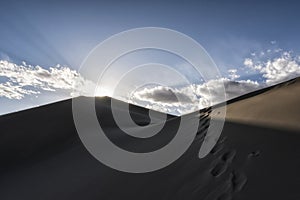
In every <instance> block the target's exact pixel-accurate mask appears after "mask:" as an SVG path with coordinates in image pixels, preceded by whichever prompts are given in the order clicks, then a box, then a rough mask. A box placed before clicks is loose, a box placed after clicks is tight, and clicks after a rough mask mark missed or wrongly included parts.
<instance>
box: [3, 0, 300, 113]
mask: <svg viewBox="0 0 300 200" xmlns="http://www.w3.org/2000/svg"><path fill="white" fill-rule="evenodd" d="M299 5H300V3H299V2H298V1H291V0H286V1H259V0H253V1H250V0H249V1H243V0H240V1H233V0H227V1H221V0H219V1H217V0H202V1H201V0H198V1H153V0H152V1H114V0H112V1H107V2H104V1H81V2H80V1H37V0H36V1H32V0H28V1H7V2H1V8H0V26H1V31H0V60H7V61H9V62H11V63H15V64H17V65H20V64H21V62H22V61H25V62H26V63H27V64H26V66H27V65H32V66H36V65H39V66H42V67H43V68H45V69H47V70H48V69H49V67H53V66H56V65H57V64H59V65H61V66H68V67H69V68H70V69H72V70H75V71H76V70H78V69H79V66H80V64H81V62H82V61H83V59H84V58H85V57H86V56H87V54H88V53H89V52H90V51H91V49H92V48H94V47H95V46H96V45H97V44H98V43H100V42H101V41H103V40H105V39H106V38H108V37H109V36H111V35H113V34H116V33H119V32H121V31H125V30H128V29H131V28H137V27H147V26H155V27H156V26H157V27H165V28H170V29H174V30H177V31H180V32H182V33H184V34H187V35H188V36H190V37H192V38H194V39H195V40H196V41H198V42H199V43H200V44H201V45H202V46H203V47H204V48H205V49H206V50H207V51H208V53H209V54H210V55H211V57H212V58H213V59H214V61H215V62H216V64H217V65H218V67H219V68H220V69H221V72H222V73H223V74H224V75H226V74H228V70H230V69H237V70H238V71H239V73H240V79H243V78H244V79H246V78H245V77H251V76H253V77H255V76H254V75H255V74H256V73H254V72H253V73H250V75H249V74H247V73H246V71H247V70H241V69H242V68H243V67H245V65H244V61H245V59H246V58H248V57H251V53H252V54H253V53H254V52H255V53H256V54H255V55H256V56H255V59H253V60H256V61H257V60H258V59H260V57H257V54H259V53H261V52H264V53H266V52H267V51H268V50H272V52H273V51H274V52H275V50H276V49H277V50H278V49H282V51H283V52H292V56H294V57H297V55H299V53H300V40H299V32H300V23H299V19H300V12H299ZM274 56H279V57H280V55H277V54H276V55H275V53H274V55H273V54H272V55H270V56H269V57H263V58H261V59H264V60H267V59H273V58H274ZM293 59H294V58H293ZM257 62H259V61H257ZM258 73H259V72H258ZM257 78H259V77H257ZM6 79H7V77H5V76H2V77H0V81H2V82H5V81H6ZM254 79H255V78H254ZM254 81H255V80H254ZM53 87H54V88H55V86H53ZM56 89H57V88H56ZM57 90H58V89H57ZM59 90H60V89H59ZM67 96H68V95H67V94H66V93H64V91H63V89H62V90H61V91H60V92H51V91H42V92H41V93H40V94H37V95H32V94H31V95H24V98H22V100H20V99H19V100H16V99H8V98H5V97H0V103H1V105H4V107H5V108H1V109H2V110H0V113H7V112H12V111H15V110H19V109H23V108H26V107H31V106H36V105H40V104H44V103H47V102H51V101H56V100H58V99H61V98H66V97H67ZM20 102H21V103H20ZM1 107H2V106H1Z"/></svg>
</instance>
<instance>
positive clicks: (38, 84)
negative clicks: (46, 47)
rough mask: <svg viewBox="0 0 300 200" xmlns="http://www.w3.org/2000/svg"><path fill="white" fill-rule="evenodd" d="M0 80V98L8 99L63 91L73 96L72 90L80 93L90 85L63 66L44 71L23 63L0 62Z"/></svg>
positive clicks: (76, 73) (77, 74) (41, 68)
mask: <svg viewBox="0 0 300 200" xmlns="http://www.w3.org/2000/svg"><path fill="white" fill-rule="evenodd" d="M0 78H1V79H2V80H4V81H3V82H2V83H0V97H6V98H9V99H22V98H24V97H25V95H31V94H39V93H40V92H41V91H50V92H55V91H57V90H64V91H67V92H69V94H70V95H73V94H76V93H74V92H73V90H74V89H78V90H79V91H82V90H83V88H88V85H89V84H91V83H89V82H88V81H85V80H84V79H83V78H82V77H81V76H80V75H79V73H78V72H76V71H75V70H71V69H70V68H68V67H65V66H63V67H62V66H60V65H57V66H55V67H50V68H49V69H46V68H43V67H41V66H31V65H27V64H26V63H25V62H23V63H22V64H20V65H17V64H15V63H12V62H9V61H5V60H0ZM1 79H0V80H1ZM29 88H30V89H29ZM78 94H79V93H78Z"/></svg>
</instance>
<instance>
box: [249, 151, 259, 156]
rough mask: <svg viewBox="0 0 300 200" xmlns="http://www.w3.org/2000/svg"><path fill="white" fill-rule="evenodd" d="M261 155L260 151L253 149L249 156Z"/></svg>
mask: <svg viewBox="0 0 300 200" xmlns="http://www.w3.org/2000/svg"><path fill="white" fill-rule="evenodd" d="M258 156H260V151H259V150H257V151H252V152H251V153H249V155H248V157H258Z"/></svg>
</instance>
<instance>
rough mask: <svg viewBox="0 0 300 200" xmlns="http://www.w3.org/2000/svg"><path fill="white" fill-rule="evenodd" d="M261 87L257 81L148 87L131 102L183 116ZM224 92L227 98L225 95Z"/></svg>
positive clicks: (223, 80) (220, 80)
mask: <svg viewBox="0 0 300 200" xmlns="http://www.w3.org/2000/svg"><path fill="white" fill-rule="evenodd" d="M260 87H261V86H260V85H259V84H258V82H255V81H251V80H241V81H234V80H231V79H228V78H220V79H215V80H210V81H208V82H206V83H203V84H194V85H189V86H183V87H178V88H169V87H162V86H157V87H152V88H145V89H143V90H140V91H136V92H135V93H134V94H133V95H132V96H131V98H130V102H131V103H134V104H138V105H142V106H145V107H147V108H151V109H154V110H158V111H162V112H167V113H170V114H174V115H182V114H186V113H189V112H193V111H196V110H199V109H202V108H205V107H208V106H211V105H214V104H217V103H221V102H223V101H224V100H229V99H232V98H235V97H237V96H240V95H243V94H246V93H249V92H252V91H255V90H257V89H259V88H260ZM224 89H225V95H226V96H224ZM176 96H177V97H178V98H176ZM224 98H225V99H224Z"/></svg>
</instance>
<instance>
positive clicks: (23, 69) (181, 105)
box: [0, 43, 300, 115]
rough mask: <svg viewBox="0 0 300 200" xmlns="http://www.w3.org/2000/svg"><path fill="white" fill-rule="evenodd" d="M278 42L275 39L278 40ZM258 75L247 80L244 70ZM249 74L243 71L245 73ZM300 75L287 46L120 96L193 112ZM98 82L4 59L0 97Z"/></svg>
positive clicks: (74, 91) (298, 60) (77, 91)
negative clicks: (184, 81) (205, 74)
mask: <svg viewBox="0 0 300 200" xmlns="http://www.w3.org/2000/svg"><path fill="white" fill-rule="evenodd" d="M275 44H276V43H275ZM248 71H250V74H255V75H256V76H255V77H254V78H252V79H251V77H250V78H248V79H244V78H243V77H245V72H247V73H248ZM243 74H244V75H243ZM298 76H300V56H296V55H293V53H292V52H287V51H283V50H282V49H279V48H276V49H267V50H266V51H259V52H253V53H251V54H250V56H249V57H248V58H245V59H244V62H243V65H242V66H239V67H237V68H232V69H229V70H228V73H227V74H226V75H225V76H223V77H221V78H217V79H214V80H209V81H208V82H204V83H201V84H192V85H186V86H176V87H163V86H148V87H146V88H143V89H140V90H137V91H135V92H134V93H133V94H128V97H126V98H125V99H124V98H121V99H122V100H125V101H127V102H130V103H133V104H137V105H140V106H144V107H147V108H150V109H154V110H158V111H161V112H166V113H170V114H174V115H182V114H186V113H190V112H193V111H196V110H199V109H201V108H205V107H208V106H211V105H213V104H216V103H221V102H222V101H224V98H223V97H224V90H223V89H225V95H226V100H229V99H232V98H235V97H238V96H241V95H243V94H246V93H249V92H252V91H255V90H258V89H261V88H264V87H267V86H270V85H274V84H277V83H280V82H283V81H285V80H288V79H292V78H295V77H298ZM91 88H95V85H94V83H92V82H91V81H88V80H85V79H84V78H83V77H82V76H81V75H80V74H79V73H78V72H77V71H76V70H72V69H70V68H69V67H66V66H60V65H56V66H53V67H50V68H45V67H41V66H31V65H27V64H26V63H24V62H23V63H22V64H19V65H18V64H15V63H12V62H10V61H5V60H0V97H3V98H8V99H18V100H21V99H23V98H24V97H26V96H31V95H34V96H37V95H40V94H41V93H43V92H50V93H51V92H56V93H57V92H61V91H63V92H66V93H67V94H68V96H69V97H74V96H79V95H86V94H93V93H92V92H93V91H90V89H91Z"/></svg>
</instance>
